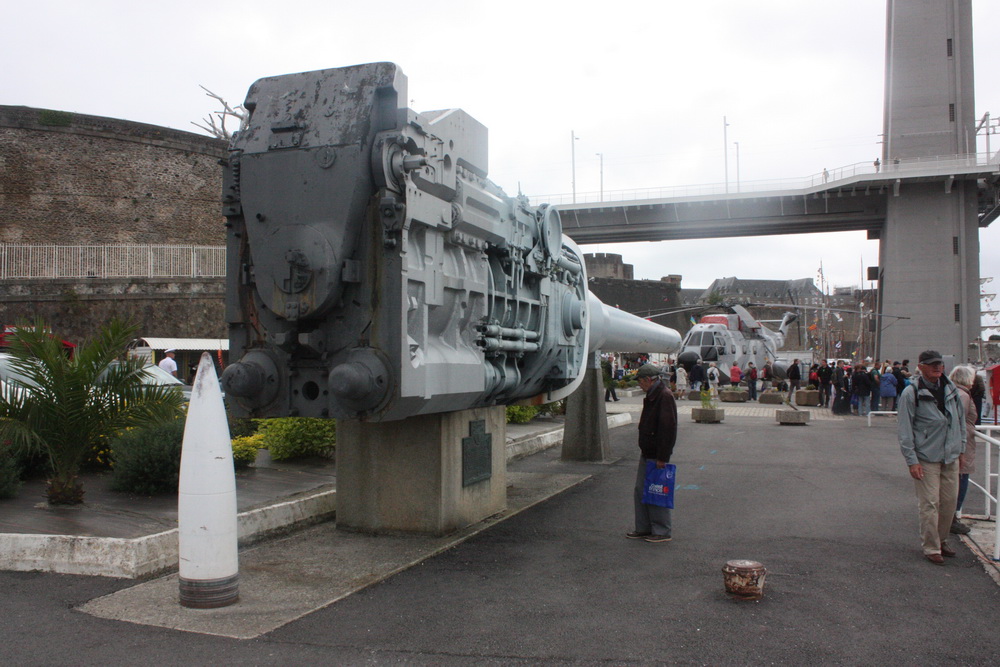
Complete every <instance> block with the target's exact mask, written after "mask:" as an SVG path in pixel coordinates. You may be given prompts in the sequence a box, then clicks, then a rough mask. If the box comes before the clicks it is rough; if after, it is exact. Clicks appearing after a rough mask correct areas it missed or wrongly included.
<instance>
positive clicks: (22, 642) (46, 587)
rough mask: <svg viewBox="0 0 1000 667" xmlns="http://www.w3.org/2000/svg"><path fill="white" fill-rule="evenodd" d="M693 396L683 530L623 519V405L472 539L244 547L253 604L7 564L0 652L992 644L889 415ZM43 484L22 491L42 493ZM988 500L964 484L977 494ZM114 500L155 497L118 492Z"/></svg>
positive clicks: (893, 659)
mask: <svg viewBox="0 0 1000 667" xmlns="http://www.w3.org/2000/svg"><path fill="white" fill-rule="evenodd" d="M639 403H640V399H639V398H638V397H635V398H626V399H623V400H622V401H621V402H619V403H614V404H609V409H610V410H616V411H621V412H625V413H630V414H635V413H636V412H637V411H638V409H639ZM694 405H697V403H695V402H686V403H685V402H682V403H681V410H680V411H681V415H682V416H681V422H682V423H681V427H680V433H679V438H678V446H677V449H676V452H675V456H674V462H675V463H676V464H677V465H678V471H679V472H678V475H679V480H678V492H677V493H678V496H677V503H678V505H677V509H676V510H675V511H674V539H673V541H672V542H669V543H666V544H648V543H644V542H642V541H635V540H626V539H624V533H625V532H626V531H627V530H630V529H631V528H632V526H631V512H632V509H631V487H632V483H633V480H634V475H635V465H636V461H637V448H636V446H635V427H634V425H632V426H622V427H619V428H613V429H612V430H611V432H610V433H611V439H612V453H613V460H612V461H610V462H608V463H605V464H586V463H564V462H562V461H560V460H559V456H558V454H559V448H558V447H555V448H550V449H547V450H544V451H541V452H539V453H536V454H534V455H530V456H525V457H524V458H520V459H518V460H515V461H512V462H511V463H510V464H509V465H508V470H509V472H510V480H509V484H510V488H509V506H510V509H509V511H508V512H506V513H504V514H503V515H501V516H498V517H494V518H493V519H491V520H490V521H487V522H483V523H482V524H477V526H474V527H470V529H467V531H463V533H462V534H460V535H455V536H450V537H449V538H436V539H432V538H420V537H395V538H386V537H362V536H356V535H351V534H346V533H342V532H339V531H337V530H336V529H335V527H334V526H333V524H332V523H330V522H327V523H322V524H319V525H315V526H312V527H310V528H306V529H304V530H301V531H298V532H295V533H293V534H290V535H287V536H285V537H282V538H279V539H273V540H267V541H264V542H261V543H259V544H257V545H254V546H251V547H248V548H246V549H243V550H242V551H241V554H240V562H241V597H242V600H241V602H240V603H238V604H237V605H234V606H233V607H231V608H227V610H200V611H195V610H186V609H182V608H180V607H179V606H177V604H176V580H171V578H170V577H169V576H168V577H161V578H158V579H154V580H150V581H142V582H136V581H130V580H124V579H115V578H108V577H85V576H73V575H58V574H46V573H37V572H3V573H0V586H2V587H3V590H4V591H5V593H4V594H3V600H4V618H5V623H4V625H3V626H0V627H2V629H0V639H2V640H3V642H4V649H3V654H4V656H5V658H4V659H5V661H6V662H10V663H12V664H67V663H72V664H80V665H88V664H129V663H133V662H139V661H142V662H147V661H152V660H155V661H157V662H160V663H162V664H182V663H183V664H208V663H212V664H260V665H272V664H273V665H288V664H445V665H450V664H456V665H457V664H463V665H464V664H469V663H475V664H568V663H572V664H608V663H611V664H662V663H665V662H666V663H678V664H748V663H753V664H757V663H764V662H769V663H777V664H804V663H809V664H875V663H889V664H913V665H917V664H920V665H924V664H944V663H948V664H951V663H956V664H995V663H996V662H997V656H996V652H997V650H998V648H1000V642H998V641H997V640H996V628H997V627H1000V587H998V586H997V584H996V583H995V582H994V581H993V579H991V577H990V575H989V571H991V570H992V571H995V569H996V568H995V567H994V565H993V564H991V563H989V562H988V559H984V558H983V557H982V556H981V555H980V554H979V553H977V552H976V551H975V549H974V547H975V545H974V544H972V543H971V542H968V541H967V542H964V543H962V544H961V545H960V546H959V548H958V551H959V553H958V555H957V557H955V558H952V559H948V560H947V562H946V564H945V566H944V567H941V566H935V565H932V564H930V563H928V562H927V561H925V560H924V559H923V558H922V556H921V553H920V544H919V538H918V536H917V517H916V502H915V499H914V497H913V488H912V482H911V480H910V479H909V477H908V475H907V473H906V468H905V465H904V464H903V461H902V457H901V456H900V454H899V451H898V447H897V446H896V443H895V431H894V420H893V419H892V418H885V419H877V420H874V421H873V426H872V427H868V426H867V424H866V420H864V419H862V418H859V417H834V416H832V415H830V414H829V413H825V412H821V411H819V410H816V411H815V414H812V417H813V418H812V419H811V422H810V424H809V425H806V426H780V425H778V424H776V423H775V422H774V408H773V407H771V406H756V405H750V404H737V405H736V406H734V407H733V408H732V409H730V406H728V405H726V406H723V407H725V408H726V411H727V412H726V419H725V421H724V422H723V423H722V424H694V423H692V422H691V421H690V416H689V415H690V407H691V406H694ZM811 412H812V411H811ZM542 427H544V429H543V428H542ZM534 428H538V429H539V430H545V431H549V432H551V431H552V430H553V429H554V428H555V429H557V428H558V423H557V422H556V421H552V422H549V423H546V424H543V425H534V426H529V427H527V428H526V429H521V430H520V431H518V433H515V436H516V437H525V434H526V433H528V431H530V429H534ZM515 430H517V429H515ZM508 435H509V436H511V434H510V433H509V434H508ZM283 474H288V475H289V477H290V479H293V480H300V481H301V479H302V475H301V474H298V473H294V474H293V472H292V471H284V473H283ZM266 476H267V475H266V474H265V475H259V476H255V477H254V479H253V480H249V479H247V480H243V481H242V482H241V484H243V483H244V482H246V485H250V486H252V485H253V484H254V483H255V482H257V481H262V480H264V479H265V477H266ZM261 488H263V487H261ZM88 493H90V492H88ZM241 493H244V494H246V495H247V498H249V497H250V495H249V492H248V491H247V490H246V489H244V490H243V491H241ZM254 493H264V492H263V491H259V490H258V491H255V492H254ZM265 495H266V494H265ZM257 498H258V500H259V498H260V496H258V497H257ZM97 499H98V494H94V495H89V496H88V502H94V503H95V504H96V503H97ZM37 501H38V499H31V501H30V502H27V503H26V504H27V508H26V509H22V510H20V511H21V512H29V510H33V511H34V512H35V514H34V515H33V516H38V513H39V512H42V513H44V512H45V511H44V510H38V509H37V508H34V507H33V505H32V502H37ZM240 502H241V507H242V506H243V504H244V500H243V499H242V498H241V501H240ZM253 504H254V503H253V502H250V503H249V504H248V505H246V506H247V507H250V506H253ZM981 505H982V500H981V498H979V497H976V496H975V495H970V500H969V501H968V506H969V507H972V508H976V507H980V506H981ZM5 509H6V508H5V506H4V505H2V504H0V513H2V514H0V520H2V521H6V522H8V523H7V524H6V525H4V526H2V527H0V530H4V531H6V530H10V528H9V526H11V525H15V524H19V523H20V524H22V525H23V524H24V523H25V519H24V517H23V516H22V517H21V518H20V519H17V518H12V515H10V514H9V513H8V512H5V511H4V510H5ZM114 509H115V511H117V512H121V513H122V514H123V515H124V514H125V513H127V512H134V513H136V514H143V513H144V512H145V511H146V510H144V509H142V507H141V506H140V503H138V502H134V501H125V500H123V501H121V503H120V504H117V505H115V507H114ZM160 511H162V512H164V513H165V514H162V515H159V517H158V518H157V519H156V521H155V522H154V523H158V522H160V521H164V522H167V523H169V522H170V520H171V519H170V517H169V515H168V514H166V513H168V512H169V511H170V509H169V507H166V506H163V507H161V510H160ZM174 511H175V510H174ZM29 513H30V512H29ZM59 521H64V522H65V521H69V519H67V518H65V517H62V518H60V519H59ZM74 521H77V524H76V525H82V524H81V523H80V522H81V520H80V519H74ZM137 521H138V520H137ZM61 525H63V526H65V525H69V524H66V523H63V524H61ZM992 526H993V524H992V523H988V524H986V523H984V524H982V525H979V524H977V526H976V529H975V531H974V533H973V537H974V538H976V540H977V542H980V544H982V545H983V546H984V547H985V548H986V549H987V550H989V549H991V548H992V539H991V535H992V532H991V531H992ZM49 528H50V529H52V530H55V529H56V528H53V527H52V526H50V527H49ZM977 531H978V532H977ZM358 537H362V539H361V541H355V538H358ZM957 544H958V543H957V542H956V545H957ZM735 558H746V559H751V560H756V561H759V562H761V563H763V564H764V566H765V567H766V568H767V569H768V574H767V579H766V582H765V586H764V597H763V599H762V600H760V601H759V602H737V601H734V600H733V599H731V598H729V597H728V596H727V595H726V594H725V592H724V589H723V580H722V572H721V569H722V567H723V566H724V565H725V563H726V562H727V561H728V560H732V559H735Z"/></svg>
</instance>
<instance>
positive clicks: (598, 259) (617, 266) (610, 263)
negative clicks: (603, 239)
mask: <svg viewBox="0 0 1000 667" xmlns="http://www.w3.org/2000/svg"><path fill="white" fill-rule="evenodd" d="M583 261H584V262H586V264H587V275H588V276H590V277H591V278H615V279H617V280H632V279H633V278H634V277H635V274H634V273H633V267H632V265H631V264H626V263H625V262H624V261H622V256H621V255H616V254H614V253H611V252H592V253H587V254H585V255H584V256H583Z"/></svg>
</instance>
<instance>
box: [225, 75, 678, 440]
mask: <svg viewBox="0 0 1000 667" xmlns="http://www.w3.org/2000/svg"><path fill="white" fill-rule="evenodd" d="M406 99H407V98H406V78H405V76H404V75H403V74H402V72H401V71H400V70H399V69H398V68H397V67H396V66H395V65H394V64H392V63H373V64H367V65H358V66H354V67H344V68H338V69H328V70H321V71H317V72H306V73H302V74H291V75H287V76H278V77H271V78H265V79H261V80H259V81H257V82H256V83H254V84H253V86H252V87H251V88H250V91H249V93H248V94H247V99H246V102H245V107H246V109H247V110H248V111H249V112H250V113H249V118H248V120H247V121H246V123H245V126H244V127H243V128H241V130H240V131H239V132H238V133H237V134H236V135H235V136H234V138H233V141H232V144H231V147H230V157H229V159H228V161H227V165H226V169H225V180H224V194H223V209H224V214H225V216H226V218H227V227H228V239H227V244H228V257H229V260H228V261H229V266H228V282H227V298H226V317H227V320H228V322H229V327H230V350H231V354H233V355H234V357H238V358H239V361H237V362H236V363H234V364H232V365H230V366H229V367H228V368H227V369H226V371H225V373H224V374H223V376H222V382H223V386H224V387H225V391H226V393H227V396H228V397H229V398H230V402H231V403H235V408H236V409H237V411H238V412H241V413H244V414H250V415H254V416H277V415H301V416H312V417H321V416H328V417H338V418H361V419H369V420H378V421H388V420H395V419H402V418H405V417H409V416H413V415H417V414H425V413H436V412H447V411H453V410H460V409H465V408H471V407H481V406H489V405H503V404H509V403H512V402H514V401H517V400H519V399H526V398H531V397H536V396H539V395H541V396H542V397H543V400H556V399H558V398H562V397H564V396H566V395H568V394H569V393H571V392H572V391H573V389H575V388H576V386H577V385H578V384H579V382H580V380H581V379H582V376H583V373H584V371H585V365H586V359H587V356H588V354H589V353H590V352H591V351H593V350H597V349H605V350H608V351H622V352H629V351H637V352H638V351H641V352H673V351H676V350H677V349H678V348H679V347H680V336H679V335H678V334H677V332H676V331H674V330H672V329H667V328H665V327H661V326H659V325H655V324H653V323H651V322H648V321H646V320H643V319H640V318H637V317H634V316H632V315H628V314H626V313H623V312H621V311H619V310H617V309H614V308H609V307H607V306H605V305H604V304H602V303H601V302H600V301H599V300H598V299H597V298H596V297H595V296H593V295H592V294H590V293H589V291H588V289H587V273H586V268H585V266H584V262H583V256H582V254H581V252H580V250H579V248H577V246H576V244H574V243H573V242H572V241H571V240H570V239H568V238H567V237H565V236H563V233H562V225H561V222H560V218H559V213H558V212H557V211H556V210H555V209H553V208H551V207H549V206H545V205H542V206H538V207H532V206H530V205H529V203H528V200H527V198H525V197H523V196H518V197H509V196H507V195H506V194H504V192H503V191H502V190H501V189H500V188H499V187H497V186H496V185H495V184H493V183H492V182H490V181H489V180H488V179H487V177H486V175H487V131H486V128H485V127H484V126H483V125H481V124H480V123H478V122H477V121H476V120H474V119H473V118H472V117H470V116H469V115H468V114H466V113H465V112H463V111H461V110H459V109H449V110H444V111H431V112H425V113H416V112H414V111H412V110H410V109H407V108H402V107H401V106H400V104H401V103H402V102H404V101H405V100H406Z"/></svg>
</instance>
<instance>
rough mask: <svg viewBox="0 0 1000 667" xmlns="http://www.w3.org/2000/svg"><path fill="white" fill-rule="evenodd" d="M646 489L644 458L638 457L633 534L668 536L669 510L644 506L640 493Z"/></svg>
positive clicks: (634, 492)
mask: <svg viewBox="0 0 1000 667" xmlns="http://www.w3.org/2000/svg"><path fill="white" fill-rule="evenodd" d="M645 487H646V458H645V457H643V456H642V455H640V456H639V470H638V472H637V473H636V476H635V489H633V494H632V495H633V499H634V501H635V532H637V533H652V534H653V535H666V536H668V537H669V536H670V529H671V526H670V523H671V522H670V508H669V507H660V506H659V505H646V504H644V503H643V502H642V492H643V490H644V489H645Z"/></svg>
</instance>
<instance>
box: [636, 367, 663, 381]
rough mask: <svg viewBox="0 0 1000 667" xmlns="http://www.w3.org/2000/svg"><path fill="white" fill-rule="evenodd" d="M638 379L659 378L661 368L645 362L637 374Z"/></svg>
mask: <svg viewBox="0 0 1000 667" xmlns="http://www.w3.org/2000/svg"><path fill="white" fill-rule="evenodd" d="M635 377H636V379H639V378H658V377H660V369H659V368H657V367H656V366H654V365H653V364H644V365H643V366H642V367H641V368H639V370H638V371H637V372H636V374H635Z"/></svg>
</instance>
